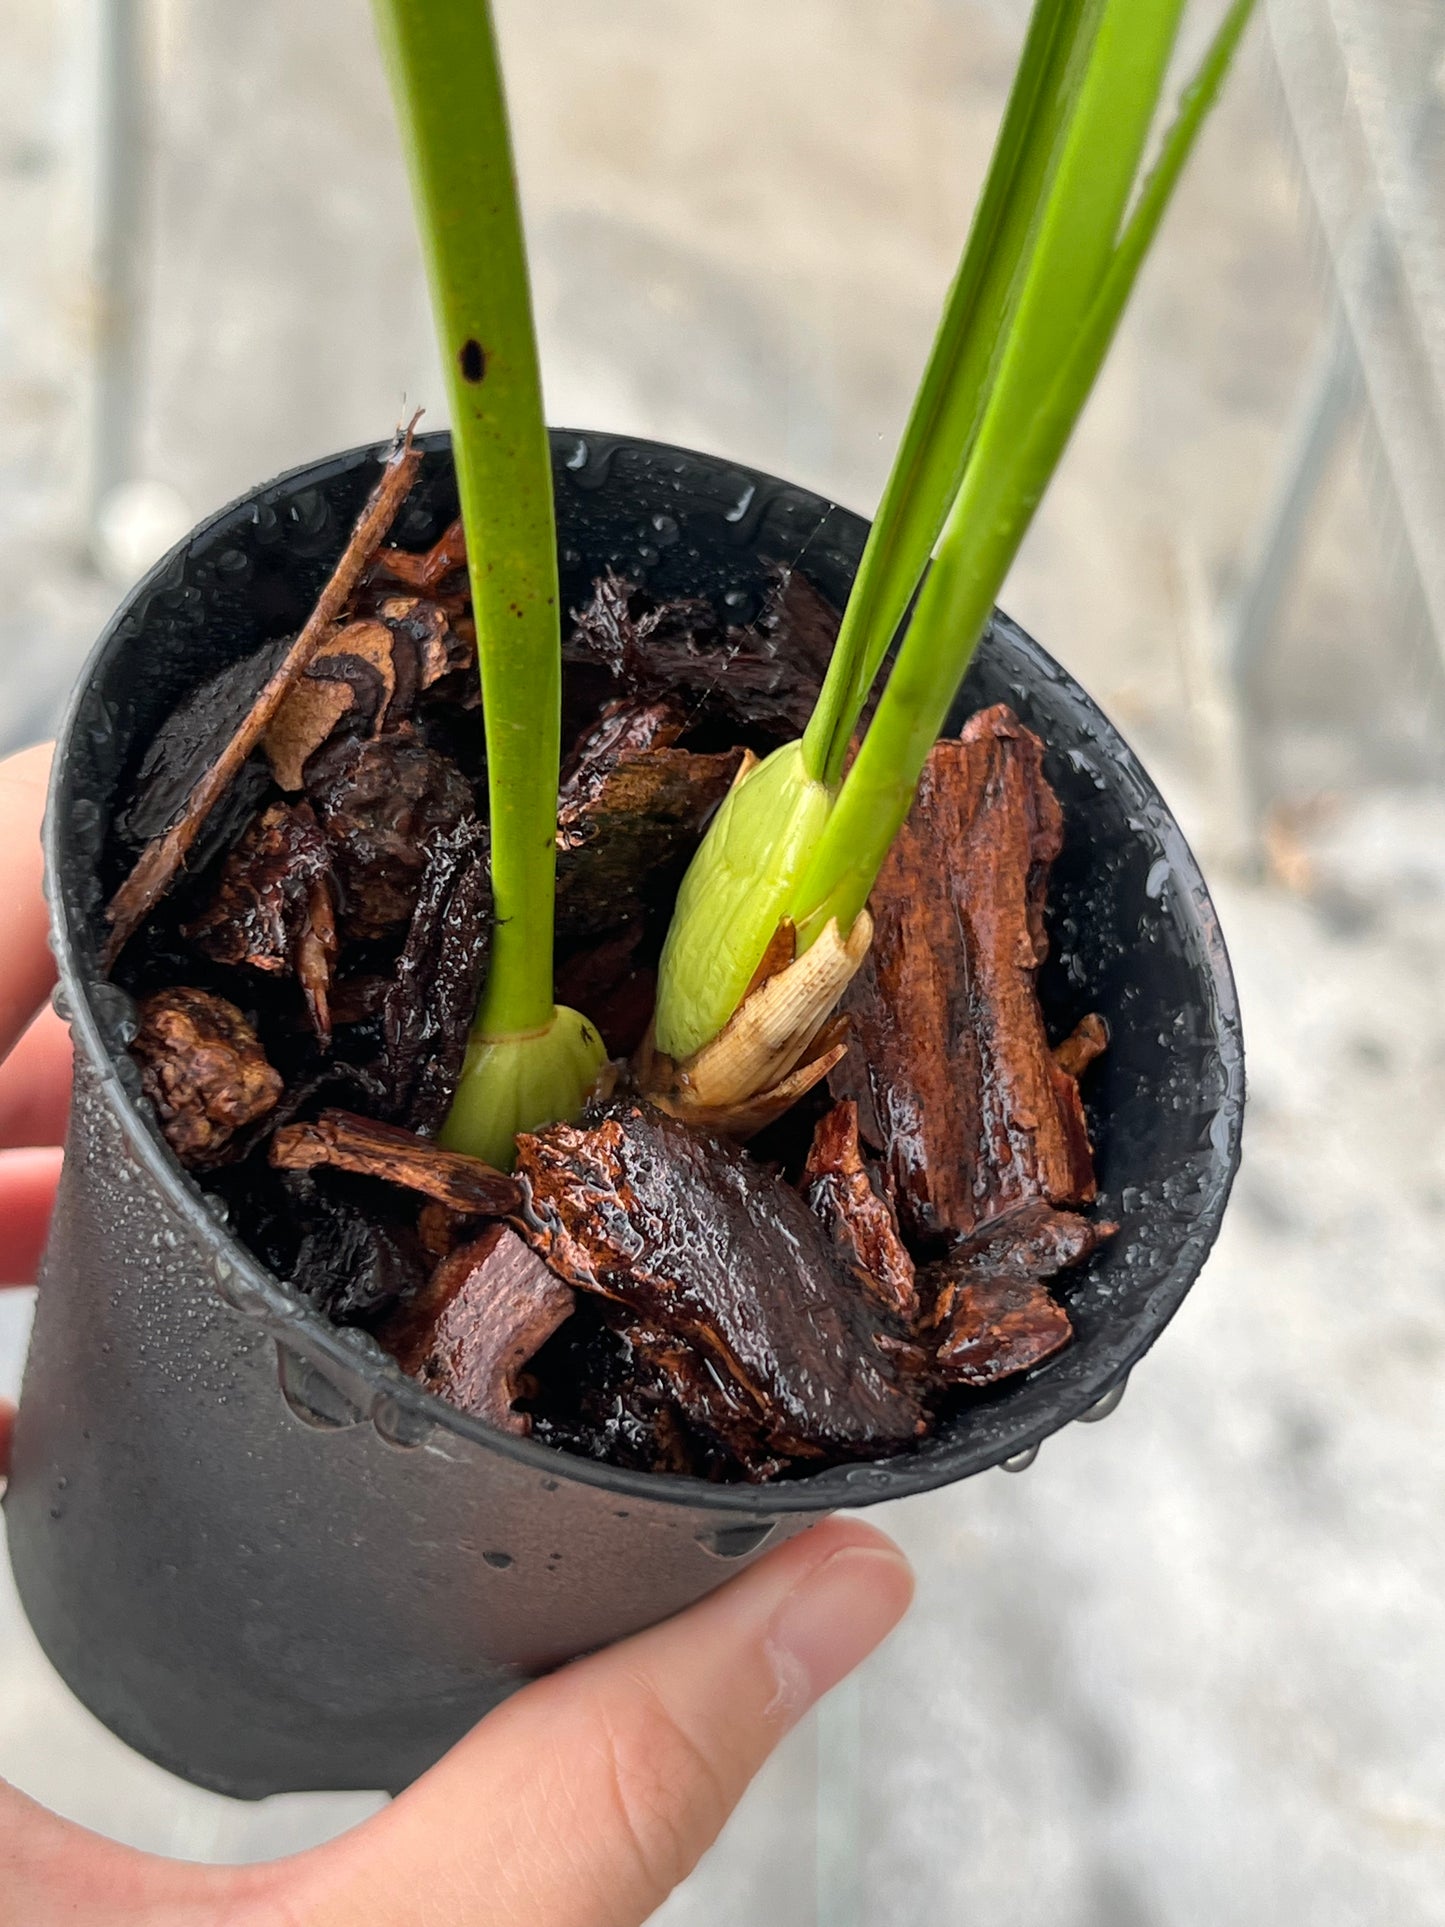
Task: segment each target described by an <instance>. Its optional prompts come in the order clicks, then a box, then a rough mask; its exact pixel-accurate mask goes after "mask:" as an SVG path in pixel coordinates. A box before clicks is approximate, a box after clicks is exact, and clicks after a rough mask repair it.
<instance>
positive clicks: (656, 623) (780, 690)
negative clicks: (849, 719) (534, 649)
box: [566, 569, 839, 740]
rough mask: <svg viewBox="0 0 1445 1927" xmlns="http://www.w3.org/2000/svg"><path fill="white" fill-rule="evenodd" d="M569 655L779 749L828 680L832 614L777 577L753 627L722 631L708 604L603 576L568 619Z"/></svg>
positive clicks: (790, 578) (794, 576) (797, 584)
mask: <svg viewBox="0 0 1445 1927" xmlns="http://www.w3.org/2000/svg"><path fill="white" fill-rule="evenodd" d="M572 619H573V624H574V627H573V630H572V634H571V636H570V637H569V638H568V640H567V644H566V655H567V658H568V660H569V661H572V662H592V663H596V664H598V665H600V666H601V667H602V668H605V669H606V670H608V671H609V672H610V674H611V675H612V676H613V677H614V678H616V680H617V681H618V682H619V683H621V684H622V685H623V687H624V688H626V689H627V690H629V691H631V692H632V693H634V694H636V695H640V696H644V697H649V696H663V697H669V698H672V699H674V700H677V701H682V702H685V703H686V704H687V705H688V708H689V711H691V710H693V709H695V708H697V707H698V705H700V704H702V705H706V706H707V707H709V708H711V709H713V710H714V711H715V712H716V713H718V714H719V715H722V716H726V717H728V718H730V719H731V720H732V721H733V722H735V723H740V724H744V725H748V726H751V727H754V728H760V729H763V730H766V731H768V732H769V733H771V734H773V735H775V736H777V737H778V739H779V740H783V739H784V738H787V737H791V736H797V735H799V734H801V732H802V731H803V729H804V728H805V727H806V725H807V721H808V718H809V716H810V715H811V714H812V709H813V704H814V702H815V701H816V699H817V695H818V691H819V689H820V688H821V687H822V684H823V677H824V675H825V674H826V673H827V668H828V658H829V656H830V654H831V652H832V647H833V641H834V638H835V637H836V635H837V633H838V622H839V617H838V613H837V611H836V610H835V609H833V608H832V606H831V605H830V604H829V603H828V602H827V601H826V600H825V599H824V597H823V596H822V595H821V594H820V593H819V592H818V590H817V589H815V588H814V587H813V585H812V584H811V583H810V582H809V581H808V580H807V578H806V577H805V576H803V575H802V574H801V573H800V572H799V571H798V570H797V569H779V570H777V572H776V575H775V582H774V587H773V590H772V592H771V594H770V595H769V597H768V600H767V604H766V606H765V607H764V609H763V612H762V614H761V615H760V616H759V618H758V620H757V621H756V622H755V623H753V624H751V625H750V626H748V627H735V628H730V629H727V630H724V629H723V626H722V625H721V624H720V623H719V621H718V619H717V617H716V615H715V614H714V612H713V610H712V607H711V605H710V604H708V603H706V602H703V601H699V600H696V599H693V598H683V597H678V598H676V599H674V600H672V601H665V602H659V601H658V600H656V599H655V598H654V597H652V596H650V595H649V594H648V593H647V591H646V590H643V589H639V588H637V587H636V586H635V584H633V583H630V582H626V581H624V580H623V579H622V577H620V576H618V575H617V574H616V573H615V572H614V571H612V570H608V571H607V573H606V574H604V575H603V576H601V577H599V578H598V580H597V582H596V584H595V585H594V587H593V591H592V595H591V598H590V600H589V601H588V602H587V603H586V604H585V606H584V607H583V608H581V609H578V610H574V611H573V618H572Z"/></svg>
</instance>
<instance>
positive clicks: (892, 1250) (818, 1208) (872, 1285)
mask: <svg viewBox="0 0 1445 1927" xmlns="http://www.w3.org/2000/svg"><path fill="white" fill-rule="evenodd" d="M801 1189H802V1193H803V1196H804V1198H806V1200H807V1202H808V1208H809V1210H810V1211H812V1213H813V1214H814V1216H815V1217H816V1218H817V1219H818V1220H819V1222H820V1223H821V1224H823V1225H824V1226H825V1227H826V1228H827V1229H828V1231H830V1232H831V1234H832V1237H833V1241H834V1243H835V1244H836V1245H837V1246H838V1248H839V1250H840V1251H841V1252H842V1253H843V1255H844V1256H845V1258H846V1259H847V1260H848V1262H849V1263H850V1264H852V1265H854V1266H856V1267H857V1269H858V1271H859V1272H860V1274H861V1275H862V1277H863V1279H864V1281H865V1282H866V1284H867V1286H868V1289H869V1290H870V1291H873V1292H876V1293H877V1295H878V1297H879V1298H880V1300H881V1301H882V1302H883V1303H884V1304H885V1305H887V1306H888V1308H889V1309H890V1310H891V1311H893V1312H896V1313H897V1314H898V1316H899V1317H900V1318H902V1319H903V1320H904V1321H905V1322H907V1323H910V1324H911V1323H912V1321H913V1319H914V1318H915V1317H916V1316H917V1313H918V1293H917V1291H916V1289H915V1287H914V1281H913V1279H914V1268H913V1260H912V1258H911V1257H910V1256H909V1253H908V1247H907V1246H906V1245H905V1244H904V1242H903V1240H902V1238H901V1237H900V1236H899V1235H898V1220H897V1218H896V1217H895V1216H894V1213H893V1208H892V1206H891V1205H890V1204H889V1203H888V1201H887V1200H886V1199H885V1198H882V1197H880V1196H879V1195H878V1192H877V1191H876V1190H875V1189H874V1186H873V1180H872V1178H871V1176H870V1175H869V1172H868V1168H867V1166H866V1165H865V1164H864V1162H863V1154H862V1152H861V1150H860V1149H859V1146H858V1106H857V1105H856V1104H855V1103H853V1101H852V1100H851V1099H849V1098H845V1099H844V1101H843V1102H842V1103H841V1104H835V1105H834V1106H833V1108H832V1110H831V1111H829V1112H828V1114H827V1116H826V1117H823V1118H820V1119H819V1121H818V1125H817V1128H816V1129H815V1131H814V1133H813V1146H812V1149H811V1150H810V1151H809V1153H808V1161H807V1163H806V1164H805V1165H804V1167H803V1179H802V1186H801Z"/></svg>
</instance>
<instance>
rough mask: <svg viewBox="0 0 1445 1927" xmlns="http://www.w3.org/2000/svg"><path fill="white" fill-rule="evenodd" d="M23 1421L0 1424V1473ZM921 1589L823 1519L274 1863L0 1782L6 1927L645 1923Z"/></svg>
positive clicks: (1, 1122)
mask: <svg viewBox="0 0 1445 1927" xmlns="http://www.w3.org/2000/svg"><path fill="white" fill-rule="evenodd" d="M49 759H50V752H49V749H48V747H41V748H38V749H32V750H26V751H24V752H22V753H21V754H20V755H18V756H14V757H11V758H10V759H9V760H8V761H6V762H3V763H0V1058H3V1062H0V1285H22V1284H26V1283H29V1282H31V1281H32V1280H33V1279H34V1276H35V1269H36V1264H37V1261H38V1259H39V1256H40V1251H41V1247H42V1245H43V1243H44V1239H45V1231H46V1226H47V1224H48V1222H49V1218H50V1212H51V1207H52V1203H53V1200H54V1192H55V1184H56V1180H57V1177H58V1175H59V1170H60V1155H61V1154H60V1148H59V1147H60V1143H61V1140H62V1137H63V1134H64V1127H65V1116H66V1108H67V1103H68V1097H69V1082H70V1040H69V1036H68V1033H67V1031H66V1028H65V1026H64V1025H63V1024H62V1023H61V1022H60V1020H59V1019H58V1018H57V1017H56V1016H55V1015H54V1014H53V1012H52V1011H51V1010H50V1008H49V1006H48V1004H47V1003H46V999H47V998H48V996H49V993H50V989H51V985H52V982H53V980H54V967H53V965H52V962H51V957H50V952H49V950H48V949H47V947H46V942H45V930H46V923H45V908H44V903H43V901H42V897H41V863H40V843H39V831H40V816H41V811H42V808H43V804H44V785H45V776H46V771H47V768H48V766H49ZM12 1418H13V1413H12V1412H11V1411H10V1410H9V1409H8V1408H5V1407H4V1406H3V1405H0V1469H3V1466H4V1463H5V1461H6V1458H7V1457H8V1447H9V1436H10V1426H11V1420H12ZM911 1590H912V1579H911V1576H910V1574H909V1571H908V1567H907V1564H906V1562H905V1561H904V1558H903V1555H902V1554H901V1553H900V1552H899V1551H898V1549H897V1547H896V1546H894V1545H893V1544H892V1543H891V1542H890V1541H889V1540H888V1539H886V1538H884V1536H883V1535H882V1534H881V1533H879V1532H876V1531H874V1530H873V1529H872V1528H871V1527H869V1526H865V1525H863V1524H861V1523H860V1522H858V1521H856V1520H844V1519H832V1520H828V1521H827V1522H825V1523H824V1524H822V1525H819V1526H817V1527H815V1528H814V1529H813V1530H812V1531H810V1532H808V1533H806V1534H804V1535H803V1537H802V1538H800V1539H797V1540H794V1541H793V1542H792V1543H791V1544H789V1545H786V1546H783V1547H781V1548H780V1549H779V1550H778V1551H776V1552H774V1553H772V1554H770V1555H769V1556H768V1557H767V1558H765V1559H763V1560H761V1561H760V1562H759V1563H758V1564H757V1565H756V1566H754V1567H752V1568H751V1569H750V1570H749V1571H748V1572H746V1573H744V1574H742V1575H741V1577H739V1578H737V1579H735V1580H733V1581H732V1583H731V1584H729V1585H727V1586H725V1587H724V1588H723V1589H722V1590H721V1591H720V1592H718V1593H715V1594H714V1595H713V1596H712V1597H711V1598H710V1599H706V1600H704V1601H703V1602H702V1603H701V1605H698V1606H695V1607H693V1608H692V1609H691V1610H690V1611H689V1612H686V1613H683V1614H682V1615H681V1616H680V1617H678V1618H677V1619H675V1620H672V1621H670V1622H669V1623H668V1624H667V1625H665V1626H659V1627H656V1628H654V1629H653V1630H652V1631H651V1632H647V1633H642V1634H640V1635H638V1637H636V1638H634V1639H630V1640H628V1641H627V1642H626V1643H625V1644H623V1645H621V1646H617V1647H614V1648H613V1649H612V1650H611V1651H609V1652H606V1653H601V1654H598V1655H597V1656H595V1657H594V1658H592V1659H588V1660H584V1661H581V1662H579V1663H578V1664H576V1665H574V1666H570V1667H568V1668H566V1669H564V1670H563V1671H562V1672H560V1673H556V1674H554V1675H553V1676H552V1677H551V1678H549V1679H546V1680H542V1681H539V1682H538V1683H537V1684H536V1685H533V1686H530V1687H528V1688H527V1689H526V1691H525V1692H522V1693H519V1694H518V1695H517V1696H516V1698H514V1699H512V1700H510V1701H508V1702H507V1704H506V1705H504V1706H502V1707H501V1708H499V1709H498V1711H497V1712H495V1713H493V1714H492V1715H491V1716H490V1717H489V1718H488V1719H486V1720H484V1721H483V1722H482V1724H481V1725H480V1726H478V1727H477V1728H475V1729H474V1731H473V1732H471V1733H470V1734H468V1736H467V1737H466V1739H464V1740H463V1741H462V1742H461V1744H460V1745H459V1746H456V1747H454V1748H453V1749H452V1751H451V1752H450V1753H449V1754H447V1756H446V1757H445V1759H443V1760H442V1761H441V1762H440V1763H439V1764H438V1765H437V1766H435V1767H433V1768H432V1770H431V1772H429V1773H428V1774H426V1775H425V1776H424V1777H423V1778H422V1779H420V1780H419V1781H417V1783H416V1784H415V1785H414V1786H413V1787H411V1788H410V1789H409V1790H408V1791H407V1792H406V1793H404V1794H402V1795H401V1797H400V1798H399V1799H397V1800H394V1801H393V1802H392V1803H391V1805H390V1806H389V1807H388V1808H387V1809H386V1810H385V1811H384V1812H383V1813H380V1814H378V1815H377V1816H376V1817H375V1818H374V1819H371V1820H369V1821H367V1822H366V1823H365V1824H364V1825H363V1826H360V1827H357V1828H355V1829H354V1830H353V1831H352V1832H350V1833H348V1834H345V1835H343V1836H342V1837H341V1838H340V1839H339V1840H335V1841H332V1842H331V1843H330V1844H329V1845H327V1846H324V1847H319V1848H316V1849H314V1850H312V1851H311V1852H309V1853H304V1854H300V1855H297V1856H296V1857H295V1858H293V1859H288V1860H281V1861H275V1862H272V1863H271V1864H269V1865H266V1866H260V1867H195V1866H190V1865H187V1864H184V1863H181V1862H177V1861H169V1860H163V1859H160V1858H157V1857H156V1856H154V1855H150V1854H143V1853H136V1852H133V1851H132V1850H131V1849H130V1848H127V1847H120V1846H116V1845H115V1844H114V1843H112V1842H111V1841H108V1840H103V1839H101V1838H100V1837H99V1836H98V1835H96V1834H92V1833H88V1832H87V1831H86V1830H85V1829H84V1828H82V1827H77V1826H74V1825H72V1824H71V1823H70V1822H69V1821H65V1820H61V1819H59V1818H57V1816H56V1815H54V1814H52V1813H48V1812H46V1811H45V1809H44V1808H42V1807H39V1806H37V1805H36V1804H35V1803H34V1802H33V1801H32V1800H29V1799H27V1798H26V1797H25V1795H24V1794H22V1793H20V1792H18V1791H16V1790H15V1789H13V1788H10V1787H7V1786H5V1785H4V1784H3V1782H0V1927H61V1923H64V1927H132V1923H134V1927H402V1924H403V1923H406V1924H407V1927H410V1924H411V1923H415V1927H524V1923H525V1927H633V1924H634V1923H641V1922H643V1921H645V1920H646V1919H647V1917H648V1915H649V1914H651V1913H652V1912H653V1911H654V1910H655V1909H656V1908H657V1907H658V1906H660V1905H661V1903H662V1901H663V1900H664V1899H665V1898H666V1896H667V1894H668V1893H669V1892H670V1891H671V1889H672V1888H673V1887H674V1886H675V1885H676V1884H677V1882H678V1881H679V1880H681V1879H682V1878H683V1876H684V1875H685V1874H687V1873H688V1872H689V1871H690V1870H691V1869H692V1867H693V1866H694V1865H695V1864H696V1863H697V1861H698V1859H699V1857H700V1856H701V1854H702V1853H703V1852H704V1851H705V1850H706V1848H707V1847H708V1846H710V1845H711V1843H712V1841H713V1840H714V1839H715V1838H716V1836H717V1834H718V1832H719V1830H720V1829H721V1827H722V1825H723V1822H724V1821H725V1820H726V1819H727V1817H728V1815H729V1814H730V1813H731V1811H732V1809H733V1807H734V1806H735V1805H736V1803H737V1801H738V1799H739V1798H740V1796H741V1795H742V1793H743V1790H744V1789H745V1788H746V1786H747V1784H748V1782H749V1780H750V1779H751V1778H752V1777H753V1775H754V1774H755V1773H756V1772H757V1770H758V1768H759V1767H760V1766H761V1765H762V1763H763V1761H764V1760H765V1759H766V1758H767V1756H768V1754H769V1753H770V1752H771V1751H772V1749H773V1748H774V1746H776V1745H777V1743H778V1741H779V1740H780V1739H781V1738H782V1737H783V1735H784V1734H785V1733H786V1732H787V1731H788V1730H789V1728H790V1727H791V1726H793V1725H794V1724H795V1723H796V1722H797V1720H798V1719H799V1718H800V1717H801V1716H802V1714H803V1713H804V1712H805V1711H806V1710H807V1708H808V1707H809V1706H811V1705H812V1704H813V1703H814V1702H815V1701H816V1700H817V1699H818V1698H819V1697H820V1696H821V1695H822V1694H823V1693H825V1692H827V1691H828V1689H829V1688H830V1687H831V1686H833V1685H835V1684H836V1683H837V1682H838V1681H839V1680H840V1679H842V1677H843V1676H844V1675H845V1674H846V1673H848V1672H849V1671H851V1670H852V1668H853V1667H854V1666H856V1665H857V1664H858V1662H859V1661H860V1660H862V1659H863V1658H864V1657H865V1656H866V1655H867V1654H868V1653H870V1652H871V1651H872V1650H873V1648H874V1647H875V1646H876V1645H877V1644H878V1642H879V1641H880V1640H882V1639H883V1638H884V1637H885V1636H886V1635H887V1633H888V1632H889V1631H890V1630H891V1629H892V1627H893V1626H894V1625H895V1624H896V1623H897V1621H898V1620H899V1619H900V1618H901V1616H902V1614H903V1613H904V1611H905V1610H906V1608H907V1605H908V1600H909V1597H910V1594H911Z"/></svg>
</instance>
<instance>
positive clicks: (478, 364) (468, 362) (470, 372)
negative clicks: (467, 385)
mask: <svg viewBox="0 0 1445 1927" xmlns="http://www.w3.org/2000/svg"><path fill="white" fill-rule="evenodd" d="M457 360H458V361H459V362H460V363H461V367H462V380H463V381H480V380H481V378H482V376H483V375H484V374H485V373H486V372H487V357H486V354H485V353H484V352H483V349H482V344H481V342H480V341H478V340H477V339H476V338H475V337H473V339H472V340H470V341H464V342H463V343H462V351H461V353H460V354H459V355H458V356H457Z"/></svg>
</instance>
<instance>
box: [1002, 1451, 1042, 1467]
mask: <svg viewBox="0 0 1445 1927" xmlns="http://www.w3.org/2000/svg"><path fill="white" fill-rule="evenodd" d="M1038 1456H1039V1448H1038V1446H1036V1445H1026V1446H1025V1447H1024V1449H1023V1451H1022V1452H1015V1453H1014V1455H1013V1457H1012V1458H1009V1459H1005V1460H1004V1461H1003V1462H1002V1464H1001V1466H1000V1468H999V1469H1000V1471H1003V1472H1027V1471H1028V1469H1029V1467H1030V1466H1031V1465H1032V1464H1033V1462H1034V1460H1035V1459H1036V1458H1037V1457H1038Z"/></svg>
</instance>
